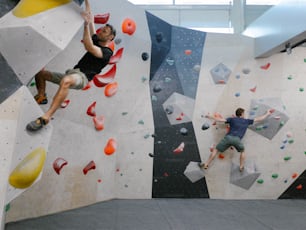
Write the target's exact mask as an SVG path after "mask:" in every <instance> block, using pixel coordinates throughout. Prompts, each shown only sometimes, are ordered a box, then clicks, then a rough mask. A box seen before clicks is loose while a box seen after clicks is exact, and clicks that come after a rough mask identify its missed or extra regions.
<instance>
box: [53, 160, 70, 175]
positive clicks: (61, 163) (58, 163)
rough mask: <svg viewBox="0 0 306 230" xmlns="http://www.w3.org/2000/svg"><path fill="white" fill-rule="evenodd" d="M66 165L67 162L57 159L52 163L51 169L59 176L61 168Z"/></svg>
mask: <svg viewBox="0 0 306 230" xmlns="http://www.w3.org/2000/svg"><path fill="white" fill-rule="evenodd" d="M67 164H68V162H67V161H66V160H65V159H63V158H61V157H59V158H57V159H56V160H55V161H54V162H53V169H54V171H55V172H56V173H57V174H58V175H59V174H60V172H61V170H62V168H63V167H64V166H65V165H67Z"/></svg>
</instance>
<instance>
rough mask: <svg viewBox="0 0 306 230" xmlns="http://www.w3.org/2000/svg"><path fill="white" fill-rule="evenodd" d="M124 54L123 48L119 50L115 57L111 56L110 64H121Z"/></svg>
mask: <svg viewBox="0 0 306 230" xmlns="http://www.w3.org/2000/svg"><path fill="white" fill-rule="evenodd" d="M122 54H123V48H120V49H119V50H117V52H116V53H115V54H114V55H113V56H111V58H110V60H109V62H108V64H115V63H117V62H119V60H120V59H121V57H122Z"/></svg>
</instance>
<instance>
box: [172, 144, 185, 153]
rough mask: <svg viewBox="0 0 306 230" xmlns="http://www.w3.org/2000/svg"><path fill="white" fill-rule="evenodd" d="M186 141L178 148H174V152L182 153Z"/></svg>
mask: <svg viewBox="0 0 306 230" xmlns="http://www.w3.org/2000/svg"><path fill="white" fill-rule="evenodd" d="M184 148H185V143H184V142H182V143H181V144H180V145H179V146H178V147H177V148H176V149H174V150H173V152H174V153H181V152H183V151H184Z"/></svg>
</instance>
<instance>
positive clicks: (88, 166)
mask: <svg viewBox="0 0 306 230" xmlns="http://www.w3.org/2000/svg"><path fill="white" fill-rule="evenodd" d="M93 169H96V164H95V162H94V161H90V162H89V163H88V164H87V165H86V166H85V168H83V173H84V175H86V174H87V173H88V171H89V170H93Z"/></svg>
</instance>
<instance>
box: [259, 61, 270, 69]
mask: <svg viewBox="0 0 306 230" xmlns="http://www.w3.org/2000/svg"><path fill="white" fill-rule="evenodd" d="M270 66H271V64H270V63H269V62H268V63H267V64H265V65H262V66H260V68H261V69H264V70H267V69H269V67H270Z"/></svg>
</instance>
